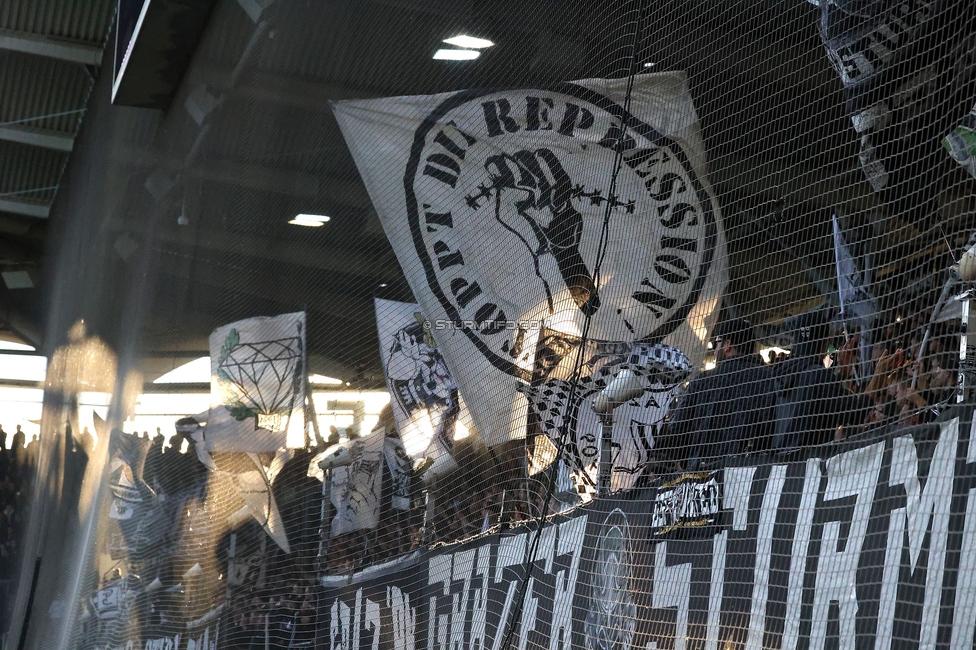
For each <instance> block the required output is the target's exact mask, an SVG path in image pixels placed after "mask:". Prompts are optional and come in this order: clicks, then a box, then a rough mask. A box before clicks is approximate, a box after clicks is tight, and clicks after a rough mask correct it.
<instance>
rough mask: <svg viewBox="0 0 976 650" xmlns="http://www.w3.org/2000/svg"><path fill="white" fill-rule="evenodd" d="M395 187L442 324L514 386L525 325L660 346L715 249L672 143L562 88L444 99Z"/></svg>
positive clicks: (521, 366)
mask: <svg viewBox="0 0 976 650" xmlns="http://www.w3.org/2000/svg"><path fill="white" fill-rule="evenodd" d="M673 110H679V109H678V108H677V107H676V108H675V109H673ZM621 123H623V126H624V128H623V129H621ZM615 169H618V171H617V173H616V174H614V170H615ZM404 190H405V193H406V207H407V213H408V214H407V216H408V219H409V223H410V229H411V233H412V236H413V240H414V244H415V246H416V249H417V254H418V255H419V257H420V259H421V261H422V263H423V265H424V269H425V272H426V276H427V277H426V279H427V282H428V284H429V286H430V288H431V290H432V291H433V292H434V294H435V295H436V296H437V298H438V300H439V301H440V304H441V305H442V306H443V308H444V310H445V312H446V313H447V315H448V317H449V318H450V319H452V321H453V324H452V328H454V329H460V330H462V331H463V332H464V334H465V335H466V336H467V337H468V338H469V339H470V340H471V341H472V342H473V343H474V344H475V345H476V346H477V347H478V349H479V350H481V352H482V353H483V354H484V355H485V357H486V358H487V359H488V360H489V361H490V362H491V363H492V364H493V365H495V366H496V367H497V368H499V369H501V370H503V371H505V372H507V373H509V374H511V375H513V376H517V377H522V378H527V376H528V373H529V372H530V371H531V357H532V355H531V352H532V351H533V348H532V346H533V345H534V340H535V338H534V337H536V336H537V334H538V330H539V329H540V328H539V324H540V323H545V325H546V327H548V328H549V329H555V330H558V331H563V332H565V333H566V334H568V335H574V334H575V335H578V334H579V333H580V332H581V331H582V328H583V324H584V322H585V321H586V320H587V319H589V320H590V324H589V327H590V329H589V337H590V339H591V340H600V341H629V342H633V341H645V342H651V343H655V342H658V341H660V340H661V339H663V338H664V337H665V336H667V335H668V334H670V333H671V332H672V331H674V329H675V328H677V327H678V326H679V325H680V324H681V323H682V322H683V321H684V320H685V318H686V317H687V316H688V313H689V312H690V310H691V309H692V308H693V307H694V306H695V304H696V303H697V301H698V298H699V295H700V293H701V290H702V288H703V287H704V284H705V281H706V278H707V275H708V270H709V267H710V265H711V262H712V257H713V254H714V249H715V246H716V241H717V226H716V222H715V213H714V208H713V206H712V201H711V198H710V197H709V195H708V193H707V192H706V190H705V188H704V187H703V186H702V184H701V182H700V181H699V179H698V177H697V175H696V174H695V171H694V169H693V166H692V164H691V162H690V160H689V158H688V155H687V153H686V152H685V151H684V149H682V147H681V145H680V144H679V143H678V142H677V141H675V140H673V139H671V138H668V137H666V136H664V135H662V134H661V133H659V132H658V131H657V130H655V129H654V128H653V127H651V126H650V125H648V124H646V123H644V122H642V121H640V120H638V119H637V118H636V117H634V116H633V115H631V114H629V113H628V112H626V111H625V110H624V109H623V107H621V106H619V105H618V104H616V103H614V102H612V101H611V100H609V99H608V98H606V97H604V96H602V95H600V94H598V93H596V92H593V91H591V90H588V89H586V88H583V87H581V86H578V85H574V84H561V85H558V86H555V87H553V88H550V89H539V90H526V89H521V90H509V91H506V90H487V91H486V90H478V91H465V92H461V93H458V94H456V95H453V96H451V97H450V98H448V99H447V100H445V101H444V102H442V103H441V104H440V105H439V106H438V107H437V108H436V109H435V110H434V111H433V112H432V113H431V114H430V115H429V116H428V117H427V118H426V119H425V120H424V122H423V123H422V125H421V126H420V128H419V129H418V130H417V132H416V134H415V138H414V143H413V147H412V150H411V155H410V159H409V162H408V164H407V170H406V174H405V176H404ZM604 229H605V230H606V233H605V237H604V241H605V246H604V247H603V249H601V246H600V242H601V234H602V233H603V231H604Z"/></svg>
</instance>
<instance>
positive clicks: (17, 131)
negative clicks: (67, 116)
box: [0, 126, 75, 151]
mask: <svg viewBox="0 0 976 650" xmlns="http://www.w3.org/2000/svg"><path fill="white" fill-rule="evenodd" d="M0 140H7V141H8V142H19V143H21V144H29V145H31V146H34V147H42V148H44V149H54V150H56V151H71V150H72V149H73V148H74V146H75V139H74V137H73V136H70V135H64V134H62V133H51V132H48V131H41V130H39V129H31V128H27V127H23V126H0Z"/></svg>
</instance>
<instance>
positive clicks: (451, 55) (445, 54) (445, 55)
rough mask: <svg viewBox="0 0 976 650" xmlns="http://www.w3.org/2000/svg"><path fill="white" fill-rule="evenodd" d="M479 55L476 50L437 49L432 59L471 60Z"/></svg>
mask: <svg viewBox="0 0 976 650" xmlns="http://www.w3.org/2000/svg"><path fill="white" fill-rule="evenodd" d="M479 56H481V52H479V51H478V50H437V51H436V52H434V59H436V60H438V61H471V60H472V59H477V58H478V57H479Z"/></svg>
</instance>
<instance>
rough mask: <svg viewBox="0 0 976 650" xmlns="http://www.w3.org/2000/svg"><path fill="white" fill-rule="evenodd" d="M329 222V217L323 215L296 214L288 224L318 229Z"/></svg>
mask: <svg viewBox="0 0 976 650" xmlns="http://www.w3.org/2000/svg"><path fill="white" fill-rule="evenodd" d="M328 220H329V217H327V216H325V215H324V214H298V215H295V218H294V219H292V220H291V221H289V222H288V223H290V224H292V225H293V226H308V227H309V228H318V227H319V226H321V225H323V224H325V222H326V221H328Z"/></svg>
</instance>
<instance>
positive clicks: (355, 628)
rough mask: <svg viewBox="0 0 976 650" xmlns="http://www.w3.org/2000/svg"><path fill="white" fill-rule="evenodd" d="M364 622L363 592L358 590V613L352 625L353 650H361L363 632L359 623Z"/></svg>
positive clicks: (354, 616) (354, 615)
mask: <svg viewBox="0 0 976 650" xmlns="http://www.w3.org/2000/svg"><path fill="white" fill-rule="evenodd" d="M362 620H363V590H362V589H357V590H356V612H355V613H354V614H353V624H352V647H353V650H359V648H360V645H359V640H360V638H361V630H360V627H359V622H360V621H362Z"/></svg>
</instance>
